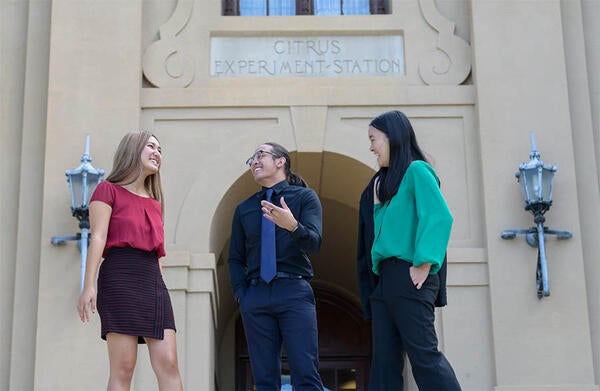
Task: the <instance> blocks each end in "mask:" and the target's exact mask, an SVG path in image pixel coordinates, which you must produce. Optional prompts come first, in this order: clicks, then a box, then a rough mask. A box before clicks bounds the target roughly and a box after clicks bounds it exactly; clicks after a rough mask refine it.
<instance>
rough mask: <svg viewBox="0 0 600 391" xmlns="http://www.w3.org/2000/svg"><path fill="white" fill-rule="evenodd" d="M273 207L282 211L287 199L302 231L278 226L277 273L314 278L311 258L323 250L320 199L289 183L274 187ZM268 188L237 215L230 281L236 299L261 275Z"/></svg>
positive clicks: (254, 196)
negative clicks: (283, 202) (264, 210)
mask: <svg viewBox="0 0 600 391" xmlns="http://www.w3.org/2000/svg"><path fill="white" fill-rule="evenodd" d="M272 189H273V196H272V203H273V204H274V205H277V206H279V207H281V203H280V199H281V197H282V196H283V198H284V200H285V203H286V204H287V206H288V207H289V208H290V210H291V212H292V214H293V215H294V218H295V219H296V220H297V221H298V228H297V229H296V230H295V231H294V232H290V231H288V230H285V229H283V228H280V227H278V226H275V242H276V249H277V250H276V254H277V271H278V272H286V273H292V274H298V275H301V276H303V277H305V278H308V279H310V278H312V277H313V269H312V265H311V263H310V259H309V257H308V255H309V254H312V253H315V252H317V251H319V249H320V248H321V234H322V214H323V213H322V209H321V202H320V201H319V197H318V196H317V194H316V193H315V191H314V190H312V189H309V188H307V187H301V186H293V185H290V184H289V183H288V182H287V181H286V180H284V181H281V182H279V183H277V184H276V185H275V186H273V187H272ZM266 190H267V188H263V189H262V190H261V191H259V192H257V193H256V194H254V195H252V196H250V197H248V198H247V199H246V200H244V201H242V202H241V203H240V204H239V205H238V206H237V208H236V209H235V213H234V215H233V222H232V224H231V242H230V243H229V279H230V282H231V289H232V291H233V295H234V296H235V297H236V298H240V297H241V296H242V295H243V292H244V291H245V290H246V287H247V286H248V285H247V284H248V282H247V281H248V280H250V279H252V278H258V277H259V274H260V229H261V219H262V210H261V205H260V201H262V200H263V199H265V192H266Z"/></svg>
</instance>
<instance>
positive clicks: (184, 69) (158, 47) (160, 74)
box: [142, 0, 196, 88]
mask: <svg viewBox="0 0 600 391" xmlns="http://www.w3.org/2000/svg"><path fill="white" fill-rule="evenodd" d="M193 6H194V1H193V0H179V1H178V2H177V6H176V7H175V11H173V14H172V15H171V17H170V18H169V20H168V21H167V22H166V23H165V24H163V25H162V26H160V29H159V40H158V41H156V42H153V43H152V44H151V45H150V46H149V47H148V49H146V52H145V53H144V56H143V58H142V70H143V72H144V75H145V76H146V79H148V81H150V83H152V84H153V85H154V86H156V87H179V88H185V87H187V86H189V85H190V84H191V83H192V81H193V80H194V74H195V68H196V67H195V63H194V59H193V58H192V57H191V56H189V55H187V54H186V49H184V46H183V45H181V43H180V40H179V39H178V37H177V35H178V34H179V33H180V32H181V31H182V30H183V29H184V28H185V26H186V25H187V24H188V22H189V20H190V17H191V15H192V9H193Z"/></svg>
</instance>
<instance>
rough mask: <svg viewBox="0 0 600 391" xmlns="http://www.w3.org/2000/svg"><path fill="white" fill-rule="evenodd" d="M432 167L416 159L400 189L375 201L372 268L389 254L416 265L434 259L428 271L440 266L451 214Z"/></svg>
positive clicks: (375, 269) (446, 243)
mask: <svg viewBox="0 0 600 391" xmlns="http://www.w3.org/2000/svg"><path fill="white" fill-rule="evenodd" d="M438 183H439V181H438V178H437V176H436V174H435V171H434V170H433V168H432V167H431V166H430V165H429V164H427V163H426V162H424V161H422V160H415V161H413V162H412V163H411V164H410V166H409V167H408V169H407V170H406V173H405V174H404V178H402V181H401V182H400V186H399V188H398V192H397V193H396V195H395V196H394V197H392V198H391V199H390V200H388V201H387V202H386V203H385V204H381V203H379V204H375V205H374V208H373V220H374V223H375V227H374V228H375V240H374V242H373V247H372V248H371V256H372V259H373V272H374V273H375V274H379V263H380V262H381V261H383V260H384V259H386V258H392V257H393V258H402V259H404V260H406V261H409V262H412V264H413V265H414V266H419V265H421V264H423V263H431V270H430V271H429V274H435V273H437V272H438V270H440V267H441V266H442V263H443V261H444V255H445V254H446V248H447V246H448V241H449V240H450V231H451V229H452V221H453V218H452V214H451V213H450V210H449V209H448V205H447V204H446V200H445V199H444V196H443V195H442V192H441V191H440V188H439V185H438Z"/></svg>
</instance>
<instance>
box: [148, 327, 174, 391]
mask: <svg viewBox="0 0 600 391" xmlns="http://www.w3.org/2000/svg"><path fill="white" fill-rule="evenodd" d="M146 343H147V344H148V351H149V352H150V363H151V364H152V369H153V370H154V373H155V374H156V378H157V380H158V389H159V390H160V391H172V390H178V391H181V390H183V384H182V382H181V374H180V373H179V365H178V363H177V344H176V340H175V330H171V329H165V337H164V339H162V340H160V339H154V338H146Z"/></svg>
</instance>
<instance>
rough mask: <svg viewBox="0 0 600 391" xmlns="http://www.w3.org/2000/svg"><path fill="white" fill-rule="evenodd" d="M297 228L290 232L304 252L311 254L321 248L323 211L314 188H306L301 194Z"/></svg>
mask: <svg viewBox="0 0 600 391" xmlns="http://www.w3.org/2000/svg"><path fill="white" fill-rule="evenodd" d="M300 210H301V212H300V216H295V217H296V220H298V229H296V230H295V231H294V232H290V235H292V238H293V240H294V242H295V243H296V245H297V246H298V247H299V248H300V250H301V251H302V252H303V253H305V254H313V253H316V252H317V251H319V249H320V248H321V241H322V239H321V235H322V231H323V211H322V209H321V201H319V197H318V196H317V193H315V191H314V190H312V189H308V191H307V192H305V193H304V195H303V196H302V205H301V209H300Z"/></svg>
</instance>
